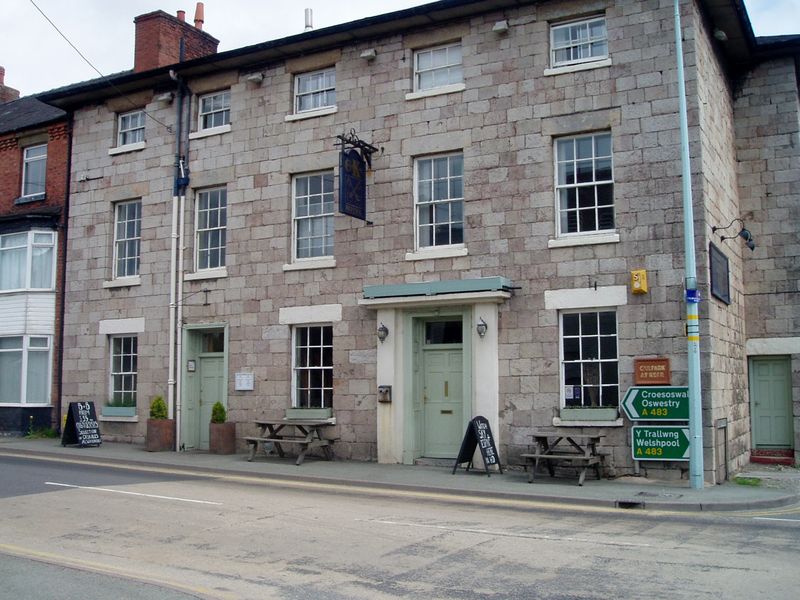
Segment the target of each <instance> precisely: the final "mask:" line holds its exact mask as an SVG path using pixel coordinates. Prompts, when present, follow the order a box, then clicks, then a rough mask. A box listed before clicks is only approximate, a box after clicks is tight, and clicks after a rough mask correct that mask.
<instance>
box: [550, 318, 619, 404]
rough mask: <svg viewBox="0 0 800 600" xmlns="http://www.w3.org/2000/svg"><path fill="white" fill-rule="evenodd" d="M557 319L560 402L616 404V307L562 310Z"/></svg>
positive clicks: (617, 390)
mask: <svg viewBox="0 0 800 600" xmlns="http://www.w3.org/2000/svg"><path fill="white" fill-rule="evenodd" d="M560 321H561V383H562V385H561V389H562V396H561V397H562V403H563V406H565V407H567V408H570V407H576V408H581V407H584V408H585V407H593V406H609V407H610V406H617V405H618V404H619V370H618V353H617V313H616V311H614V310H603V311H581V312H571V311H569V312H568V311H564V312H562V313H560Z"/></svg>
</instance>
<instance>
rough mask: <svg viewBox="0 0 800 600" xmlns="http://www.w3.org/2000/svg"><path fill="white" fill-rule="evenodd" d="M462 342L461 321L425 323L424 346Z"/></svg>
mask: <svg viewBox="0 0 800 600" xmlns="http://www.w3.org/2000/svg"><path fill="white" fill-rule="evenodd" d="M462 341H463V328H462V325H461V321H432V322H427V323H425V343H426V344H460V343H462Z"/></svg>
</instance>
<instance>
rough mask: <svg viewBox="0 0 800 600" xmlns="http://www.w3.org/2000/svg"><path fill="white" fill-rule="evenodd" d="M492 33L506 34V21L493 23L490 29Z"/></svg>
mask: <svg viewBox="0 0 800 600" xmlns="http://www.w3.org/2000/svg"><path fill="white" fill-rule="evenodd" d="M492 31H494V32H495V33H497V34H502V33H508V20H507V19H503V20H502V21H498V22H497V23H495V24H494V27H492Z"/></svg>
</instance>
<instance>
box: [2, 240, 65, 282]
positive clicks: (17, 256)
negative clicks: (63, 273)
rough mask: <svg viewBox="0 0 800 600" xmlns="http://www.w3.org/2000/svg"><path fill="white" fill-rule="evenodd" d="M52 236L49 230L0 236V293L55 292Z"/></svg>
mask: <svg viewBox="0 0 800 600" xmlns="http://www.w3.org/2000/svg"><path fill="white" fill-rule="evenodd" d="M55 237H56V235H55V233H54V232H52V231H25V232H22V233H9V234H5V235H0V291H10V290H26V289H34V290H52V289H54V287H55V278H54V265H55V252H54V249H55Z"/></svg>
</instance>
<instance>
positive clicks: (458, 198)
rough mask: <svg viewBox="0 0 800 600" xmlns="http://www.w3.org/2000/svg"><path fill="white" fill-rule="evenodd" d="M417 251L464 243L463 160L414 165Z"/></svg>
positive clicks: (451, 158) (428, 160)
mask: <svg viewBox="0 0 800 600" xmlns="http://www.w3.org/2000/svg"><path fill="white" fill-rule="evenodd" d="M414 179H415V185H414V192H415V193H414V201H415V204H416V211H415V217H416V221H417V222H416V231H417V248H430V247H434V246H453V245H459V244H463V243H464V156H463V154H461V153H460V152H459V153H458V154H448V155H445V156H433V157H429V158H418V159H416V160H415V161H414Z"/></svg>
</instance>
